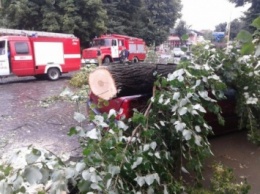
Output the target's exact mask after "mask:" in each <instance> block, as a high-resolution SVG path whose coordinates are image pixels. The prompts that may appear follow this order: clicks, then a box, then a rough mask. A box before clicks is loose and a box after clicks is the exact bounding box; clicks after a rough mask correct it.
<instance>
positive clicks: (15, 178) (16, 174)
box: [0, 147, 74, 194]
mask: <svg viewBox="0 0 260 194" xmlns="http://www.w3.org/2000/svg"><path fill="white" fill-rule="evenodd" d="M68 159H69V158H68V156H67V155H63V157H57V156H55V155H54V154H53V153H51V152H48V151H46V150H44V149H39V148H34V147H29V148H28V149H25V150H18V151H15V152H14V153H13V154H12V155H11V156H9V157H7V158H5V159H3V160H2V161H1V162H0V193H4V194H13V193H39V194H40V193H42V194H44V193H49V194H56V193H61V192H67V191H68V188H67V185H68V180H69V178H70V177H72V176H73V175H74V174H71V171H70V168H69V167H68V168H66V165H65V163H66V162H68ZM71 164H72V163H71Z"/></svg>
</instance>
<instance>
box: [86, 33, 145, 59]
mask: <svg viewBox="0 0 260 194" xmlns="http://www.w3.org/2000/svg"><path fill="white" fill-rule="evenodd" d="M124 48H126V49H127V50H128V51H129V56H128V60H129V61H131V62H134V63H137V62H138V61H143V60H144V59H145V57H146V45H145V42H144V40H143V39H141V38H135V37H131V36H126V35H120V34H110V35H102V36H100V37H99V38H95V39H94V40H93V44H92V47H90V48H86V49H84V50H83V51H82V62H83V63H97V51H98V49H100V50H101V56H102V61H103V63H104V64H108V63H110V62H119V61H120V53H121V51H122V50H123V49H124Z"/></svg>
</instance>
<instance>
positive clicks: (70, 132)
mask: <svg viewBox="0 0 260 194" xmlns="http://www.w3.org/2000/svg"><path fill="white" fill-rule="evenodd" d="M77 133H78V132H77V130H76V127H71V128H70V131H69V132H68V136H72V135H76V134H77Z"/></svg>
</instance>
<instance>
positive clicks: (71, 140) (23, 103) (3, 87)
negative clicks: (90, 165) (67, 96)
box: [0, 74, 85, 157]
mask: <svg viewBox="0 0 260 194" xmlns="http://www.w3.org/2000/svg"><path fill="white" fill-rule="evenodd" d="M71 75H72V74H65V75H64V76H62V77H61V79H59V80H57V81H48V80H36V79H35V78H34V77H24V78H19V77H10V78H4V79H2V80H1V79H0V155H2V154H4V153H8V152H10V151H12V150H14V149H16V148H22V147H27V146H29V145H35V146H39V147H43V148H45V149H48V150H50V151H52V152H54V153H56V154H61V153H63V152H69V153H71V155H72V156H73V157H74V156H77V154H78V152H79V144H78V140H77V137H76V136H74V137H69V136H68V135H67V133H68V132H69V129H70V128H71V127H74V126H76V125H77V122H76V121H75V120H74V119H73V114H74V112H75V111H76V108H77V107H76V105H75V103H73V102H69V101H62V100H54V101H53V102H48V103H47V104H45V105H43V103H42V102H43V101H45V100H46V99H48V98H51V97H55V96H56V97H57V96H59V95H60V93H61V92H62V91H63V90H64V89H65V88H66V87H68V86H69V84H68V81H69V79H70V78H71ZM82 111H83V113H84V111H85V109H82Z"/></svg>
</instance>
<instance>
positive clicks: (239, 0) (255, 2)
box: [229, 0, 260, 33]
mask: <svg viewBox="0 0 260 194" xmlns="http://www.w3.org/2000/svg"><path fill="white" fill-rule="evenodd" d="M229 1H230V2H231V3H234V4H235V5H236V6H238V7H239V6H244V5H245V4H248V3H250V4H251V5H250V7H249V9H248V10H247V11H246V12H245V16H244V17H242V21H243V22H244V27H243V29H245V30H248V31H250V32H251V33H252V32H253V31H254V28H252V27H251V26H250V24H251V22H252V21H253V20H254V19H255V18H257V17H259V16H260V13H259V10H260V1H259V0H229Z"/></svg>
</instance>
